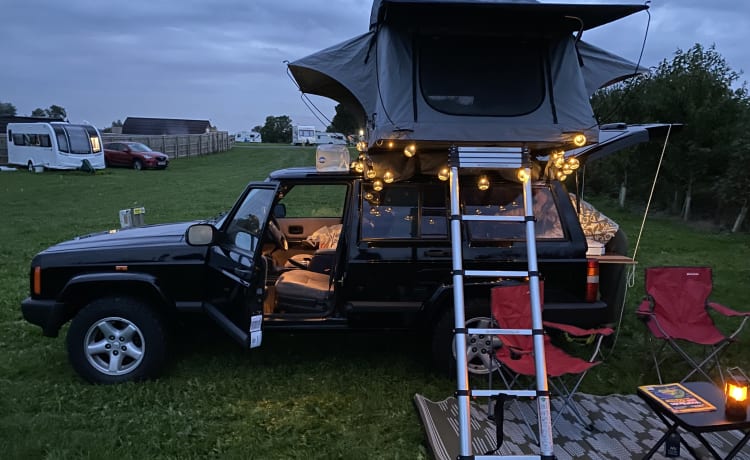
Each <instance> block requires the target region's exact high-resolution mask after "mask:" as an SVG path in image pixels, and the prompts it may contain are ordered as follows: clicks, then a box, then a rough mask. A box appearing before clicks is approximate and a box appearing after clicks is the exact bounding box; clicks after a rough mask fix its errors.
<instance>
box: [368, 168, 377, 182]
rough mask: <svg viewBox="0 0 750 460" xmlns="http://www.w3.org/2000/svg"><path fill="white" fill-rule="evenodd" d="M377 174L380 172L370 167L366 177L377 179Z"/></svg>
mask: <svg viewBox="0 0 750 460" xmlns="http://www.w3.org/2000/svg"><path fill="white" fill-rule="evenodd" d="M377 175H378V173H376V172H375V170H374V169H372V168H368V169H367V172H366V173H365V177H367V178H368V179H375V176H377Z"/></svg>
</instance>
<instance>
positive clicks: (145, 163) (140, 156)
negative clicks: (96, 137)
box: [104, 142, 169, 170]
mask: <svg viewBox="0 0 750 460" xmlns="http://www.w3.org/2000/svg"><path fill="white" fill-rule="evenodd" d="M104 162H105V164H106V165H107V166H125V167H128V168H133V169H138V170H141V169H164V168H166V167H167V165H169V157H168V156H167V155H166V154H164V153H161V152H155V151H153V150H151V148H150V147H149V146H148V145H145V144H141V143H140V142H109V143H107V144H104Z"/></svg>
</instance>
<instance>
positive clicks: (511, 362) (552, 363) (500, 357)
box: [491, 283, 614, 429]
mask: <svg viewBox="0 0 750 460" xmlns="http://www.w3.org/2000/svg"><path fill="white" fill-rule="evenodd" d="M539 290H540V292H544V289H543V287H542V285H541V283H540V288H539ZM541 301H542V303H544V300H543V299H541ZM491 302H492V316H493V318H494V319H495V321H496V322H497V323H498V325H499V327H500V328H502V329H531V302H530V293H529V285H528V284H519V285H509V286H498V287H495V288H492V293H491ZM543 325H544V327H545V328H551V329H557V330H559V331H563V332H567V333H568V334H570V335H573V336H576V337H584V336H589V335H594V336H597V340H596V341H595V346H594V351H593V353H592V355H591V358H590V359H589V360H588V361H587V360H585V359H581V358H578V357H575V356H571V355H569V354H568V353H566V352H565V351H563V350H562V349H560V348H558V347H556V346H555V345H553V344H552V342H551V340H550V338H549V336H547V335H545V336H544V354H545V358H546V359H545V360H546V364H547V379H548V383H549V386H550V387H551V388H552V389H553V391H554V393H555V394H557V395H559V396H560V397H562V398H563V403H562V405H561V406H560V408H559V411H558V413H557V415H556V416H555V418H554V420H553V421H552V426H554V425H555V423H556V422H557V420H558V419H559V417H560V415H561V414H562V412H563V410H564V409H565V408H569V409H570V411H571V412H572V413H573V415H574V416H575V417H576V418H577V419H578V421H579V422H581V424H582V425H584V426H586V427H587V428H589V429H592V428H593V427H592V426H591V424H590V423H586V422H585V421H584V418H583V416H582V415H581V412H580V410H579V409H578V407H577V406H576V403H575V401H574V400H573V395H574V394H575V392H576V391H577V390H578V387H579V386H580V385H581V382H582V381H583V378H584V377H585V376H586V373H587V372H588V370H589V369H591V368H592V367H594V366H596V365H597V364H599V363H600V361H594V359H595V358H596V356H597V355H598V354H599V349H600V346H601V341H602V338H603V337H604V336H607V335H610V334H612V333H613V332H614V331H613V330H612V329H611V328H602V329H581V328H578V327H575V326H570V325H567V324H559V323H552V322H549V321H544V322H543ZM500 340H501V341H502V346H501V347H500V348H498V349H497V351H496V352H495V358H496V359H497V361H498V362H499V366H498V367H499V370H500V376H501V377H502V378H503V381H504V382H505V384H506V386H507V387H508V389H510V388H512V386H513V385H514V384H515V382H516V380H517V379H518V378H519V377H520V376H529V377H530V376H534V375H536V370H535V367H534V355H533V353H534V338H533V337H532V336H528V335H501V336H500ZM503 370H505V371H508V373H509V374H510V379H508V378H507V377H506V376H505V374H504V373H503ZM566 375H567V376H568V379H567V380H568V381H567V382H566V378H565V377H566Z"/></svg>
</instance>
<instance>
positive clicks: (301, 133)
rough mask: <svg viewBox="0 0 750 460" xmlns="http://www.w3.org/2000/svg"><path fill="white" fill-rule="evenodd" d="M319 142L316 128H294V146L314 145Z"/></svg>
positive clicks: (299, 126) (298, 126)
mask: <svg viewBox="0 0 750 460" xmlns="http://www.w3.org/2000/svg"><path fill="white" fill-rule="evenodd" d="M317 143H318V141H317V139H316V137H315V126H301V125H294V126H292V144H293V145H313V144H317Z"/></svg>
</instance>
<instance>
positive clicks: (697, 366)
mask: <svg viewBox="0 0 750 460" xmlns="http://www.w3.org/2000/svg"><path fill="white" fill-rule="evenodd" d="M673 348H674V347H673ZM706 348H707V347H706ZM723 350H724V345H723V344H722V345H720V346H712V347H711V353H709V354H708V356H706V357H705V358H704V359H703V361H701V362H700V363H696V362H695V361H694V360H693V359H691V357H690V356H688V355H687V354H685V353H684V352H681V351H678V353H680V354H681V355H682V356H683V357H684V358H685V360H686V361H688V362H689V363H690V364H691V365H692V366H693V370H691V371H690V372H689V373H688V374H687V375H686V376H685V378H683V379H682V380H680V382H685V381H687V379H689V378H690V377H692V376H693V374H695V373H696V372H700V373H701V374H703V376H704V377H706V379H708V381H709V382H710V381H713V379H712V378H711V376H710V375H708V372H710V371H711V369H713V368H716V369H717V370H718V371H719V378H720V379H721V384H722V385H724V373H723V372H722V370H721V363H720V362H719V354H720V352H722V351H723ZM709 361H713V365H712V366H711V367H710V368H708V370H705V369H704V367H705V365H706V364H707V363H708V362H709Z"/></svg>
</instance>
